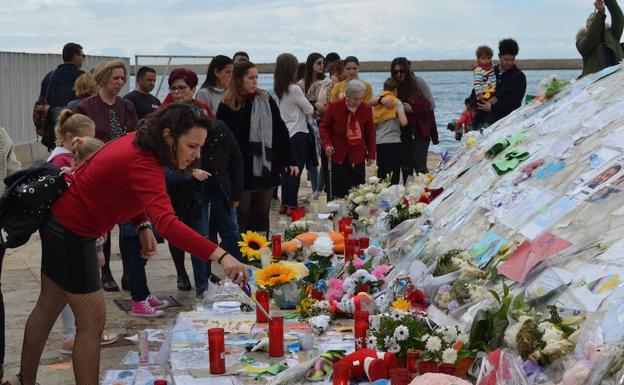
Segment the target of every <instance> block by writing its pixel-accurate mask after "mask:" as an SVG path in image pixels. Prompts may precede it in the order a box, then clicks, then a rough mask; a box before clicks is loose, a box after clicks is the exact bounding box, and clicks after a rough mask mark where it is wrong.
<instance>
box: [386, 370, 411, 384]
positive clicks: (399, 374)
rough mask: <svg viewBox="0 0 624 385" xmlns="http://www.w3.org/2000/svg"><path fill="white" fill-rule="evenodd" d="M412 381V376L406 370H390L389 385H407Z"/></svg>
mask: <svg viewBox="0 0 624 385" xmlns="http://www.w3.org/2000/svg"><path fill="white" fill-rule="evenodd" d="M411 381H412V376H411V375H410V373H409V371H408V370H407V369H406V368H394V369H390V384H392V385H408V384H409V383H410V382H411Z"/></svg>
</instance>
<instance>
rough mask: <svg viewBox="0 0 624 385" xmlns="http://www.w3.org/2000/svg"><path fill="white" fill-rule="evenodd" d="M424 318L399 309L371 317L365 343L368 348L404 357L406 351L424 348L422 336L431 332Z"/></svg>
mask: <svg viewBox="0 0 624 385" xmlns="http://www.w3.org/2000/svg"><path fill="white" fill-rule="evenodd" d="M431 332H432V330H431V328H430V327H429V323H428V322H427V320H426V319H425V318H422V317H419V316H415V315H412V314H409V313H404V312H401V311H396V310H395V311H393V312H392V313H389V314H388V313H386V314H382V315H379V316H373V317H371V325H370V328H369V337H368V340H367V342H366V345H367V346H368V347H369V348H370V349H375V350H378V351H382V352H391V353H394V354H396V355H397V357H399V358H405V357H406V356H407V352H411V351H417V350H424V349H425V342H423V341H422V337H423V336H424V335H426V334H429V333H431Z"/></svg>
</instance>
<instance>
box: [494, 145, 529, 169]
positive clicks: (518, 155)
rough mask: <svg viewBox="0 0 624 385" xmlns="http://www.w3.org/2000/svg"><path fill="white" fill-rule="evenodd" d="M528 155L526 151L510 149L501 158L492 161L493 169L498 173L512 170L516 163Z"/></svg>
mask: <svg viewBox="0 0 624 385" xmlns="http://www.w3.org/2000/svg"><path fill="white" fill-rule="evenodd" d="M529 156H530V154H529V152H528V151H510V152H508V153H507V154H505V156H504V157H503V158H502V159H499V160H498V161H496V162H494V163H492V167H493V168H494V171H495V172H496V174H498V175H505V174H507V173H508V172H509V171H512V170H514V169H515V168H516V167H518V165H519V164H520V163H521V162H522V161H524V160H526V159H527V158H528V157H529Z"/></svg>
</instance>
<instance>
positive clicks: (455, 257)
mask: <svg viewBox="0 0 624 385" xmlns="http://www.w3.org/2000/svg"><path fill="white" fill-rule="evenodd" d="M471 259H472V258H471V257H470V254H468V252H467V251H466V250H462V249H452V250H449V251H447V252H445V253H444V254H442V255H441V256H440V257H439V258H438V261H437V263H436V268H435V270H434V271H433V273H432V275H433V276H434V277H440V276H443V275H446V274H450V273H454V272H456V271H457V270H459V269H462V268H469V267H470V266H469V262H468V261H470V260H471Z"/></svg>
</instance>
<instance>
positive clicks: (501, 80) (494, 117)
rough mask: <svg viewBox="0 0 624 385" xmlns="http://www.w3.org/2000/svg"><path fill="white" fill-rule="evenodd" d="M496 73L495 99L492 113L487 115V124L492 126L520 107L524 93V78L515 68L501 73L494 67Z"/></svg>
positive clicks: (497, 67)
mask: <svg viewBox="0 0 624 385" xmlns="http://www.w3.org/2000/svg"><path fill="white" fill-rule="evenodd" d="M494 71H495V72H496V99H497V100H498V102H497V103H496V104H494V105H492V111H491V112H490V113H489V114H488V117H487V122H488V124H494V123H495V122H497V121H499V120H501V119H502V118H504V117H505V116H507V115H509V114H511V113H512V112H513V111H514V110H516V109H517V108H519V107H520V106H521V105H522V101H523V99H524V94H525V92H526V76H524V72H522V71H521V70H520V69H519V68H518V67H517V66H515V65H514V66H513V67H512V68H511V69H510V70H509V71H505V72H501V71H500V69H499V66H498V65H497V66H495V67H494Z"/></svg>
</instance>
